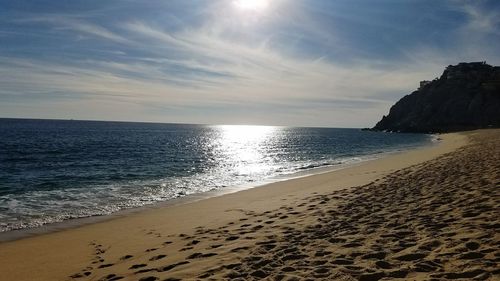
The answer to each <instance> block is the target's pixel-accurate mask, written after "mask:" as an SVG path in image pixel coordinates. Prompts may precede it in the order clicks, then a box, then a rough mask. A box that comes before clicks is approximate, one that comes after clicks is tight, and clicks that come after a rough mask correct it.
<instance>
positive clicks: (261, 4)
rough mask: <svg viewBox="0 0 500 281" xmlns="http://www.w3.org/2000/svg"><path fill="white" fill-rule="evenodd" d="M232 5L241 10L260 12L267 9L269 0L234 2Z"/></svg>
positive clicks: (236, 0)
mask: <svg viewBox="0 0 500 281" xmlns="http://www.w3.org/2000/svg"><path fill="white" fill-rule="evenodd" d="M234 4H235V5H236V7H238V8H239V9H241V10H246V11H261V10H264V9H265V8H267V6H268V5H269V0H235V1H234Z"/></svg>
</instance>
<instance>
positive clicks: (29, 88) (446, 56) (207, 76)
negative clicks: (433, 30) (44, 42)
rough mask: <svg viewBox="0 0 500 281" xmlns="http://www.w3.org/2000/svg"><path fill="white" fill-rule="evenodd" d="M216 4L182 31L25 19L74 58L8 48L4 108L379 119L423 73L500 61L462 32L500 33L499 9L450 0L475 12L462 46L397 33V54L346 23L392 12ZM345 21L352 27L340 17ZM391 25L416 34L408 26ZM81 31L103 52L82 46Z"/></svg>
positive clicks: (157, 24)
mask: <svg viewBox="0 0 500 281" xmlns="http://www.w3.org/2000/svg"><path fill="white" fill-rule="evenodd" d="M209 3H210V4H207V7H206V9H205V10H200V11H201V12H200V11H198V13H197V14H196V15H197V16H199V15H200V14H201V15H203V16H204V18H203V20H198V21H196V24H190V22H189V20H187V19H186V18H187V17H186V18H182V16H183V15H179V16H178V17H179V20H176V21H175V26H176V27H175V28H174V27H172V26H174V25H172V24H165V23H164V22H163V21H162V20H161V19H155V20H152V19H148V18H145V17H137V18H135V17H134V18H130V17H125V16H123V15H122V17H121V18H120V19H116V18H115V19H114V20H113V21H105V20H103V19H100V20H99V21H96V20H95V19H94V18H92V17H83V16H80V17H78V16H76V17H75V16H69V15H67V14H59V15H54V14H50V15H38V16H36V17H26V18H21V19H18V20H16V22H17V23H19V24H20V25H21V26H22V25H23V24H27V25H29V24H33V23H37V24H40V25H43V26H44V28H48V29H49V30H51V31H53V32H54V33H56V34H57V35H58V36H59V37H60V38H61V40H63V39H64V41H65V42H66V41H73V42H76V43H75V44H73V45H70V46H71V48H65V49H61V50H60V52H62V54H63V55H64V56H59V54H58V53H57V51H54V52H51V53H50V54H47V55H46V56H29V57H27V56H25V55H24V54H22V53H20V54H17V55H9V56H6V55H4V56H1V57H0V84H1V85H2V87H1V89H0V101H2V103H1V105H0V111H2V112H4V113H3V114H11V115H14V113H13V112H14V111H19V108H28V107H29V108H30V109H29V110H28V111H25V112H36V114H38V115H37V116H38V117H57V116H56V115H57V114H63V112H64V116H68V115H69V116H71V117H74V116H73V115H71V114H72V113H71V112H75V114H77V115H78V116H83V115H85V114H87V115H85V116H87V117H85V118H89V117H88V116H95V118H101V119H102V118H104V119H106V114H110V113H109V110H110V109H113V104H114V105H116V106H115V107H114V108H115V109H116V108H120V109H121V110H122V111H123V112H124V113H123V114H121V115H120V114H119V113H116V112H115V113H113V115H112V116H111V115H109V116H110V117H108V119H109V118H113V119H120V120H124V119H126V120H134V119H136V120H150V121H165V122H195V123H197V122H205V123H228V122H230V123H234V122H236V123H271V124H283V125H286V124H289V125H322V126H356V127H360V126H370V125H371V124H373V123H374V122H375V121H376V120H377V119H378V118H379V117H380V116H381V115H382V114H384V113H385V112H386V111H387V110H388V108H389V107H390V105H391V104H392V103H393V102H394V101H395V100H397V99H398V98H399V97H401V96H402V95H404V94H407V93H409V92H410V91H412V90H413V89H415V88H416V87H417V84H418V81H419V80H424V79H432V78H434V77H436V76H438V75H439V74H440V72H441V71H442V69H443V67H444V66H446V65H447V64H452V63H456V62H458V61H460V60H469V59H473V60H474V59H476V58H478V56H479V55H484V54H485V53H484V52H483V51H484V50H487V53H486V55H487V56H488V58H489V59H493V60H495V59H497V58H498V55H495V54H493V52H491V51H488V48H489V47H484V46H479V45H478V44H477V42H478V41H476V42H467V41H465V40H462V39H461V37H462V34H465V32H466V31H472V30H474V32H475V33H477V34H480V35H481V40H483V38H486V35H487V34H492V33H493V34H494V33H495V31H497V30H498V28H497V26H498V20H497V18H496V17H495V14H496V13H497V12H493V11H490V12H488V13H487V16H486V19H484V18H483V17H481V15H482V13H483V12H484V10H481V9H483V8H482V7H481V6H475V5H472V6H471V5H469V4H463V5H460V6H454V7H451V6H450V10H453V9H454V10H457V8H456V7H459V10H460V12H461V13H463V14H465V15H466V18H467V20H466V21H464V22H462V23H461V25H460V26H457V27H455V30H452V31H454V32H456V33H457V35H456V38H453V39H454V40H456V42H458V43H459V44H455V46H454V47H446V48H443V47H442V46H441V45H437V44H430V43H428V42H422V44H415V46H413V47H411V48H409V47H407V46H401V47H398V45H397V43H398V42H397V40H396V41H391V40H388V41H387V42H389V43H390V44H395V46H392V45H388V46H387V48H391V50H392V51H393V52H394V53H396V52H397V53H398V56H397V57H396V56H394V57H391V56H390V52H389V55H377V56H375V55H371V56H370V53H369V52H367V51H366V50H364V49H363V48H361V47H360V46H357V45H356V44H354V43H352V41H350V40H348V39H347V38H345V37H342V34H343V32H342V30H339V29H340V27H339V26H343V27H344V26H349V24H352V25H353V26H355V27H352V31H353V32H359V33H362V32H365V30H366V29H369V28H373V29H374V30H377V31H383V30H387V28H390V27H388V26H386V25H387V23H386V22H385V21H374V24H373V27H370V26H369V21H366V20H363V17H362V16H361V15H353V16H352V17H351V18H350V15H348V14H342V11H341V10H339V11H331V10H329V11H322V10H321V9H320V8H316V9H307V5H310V4H309V2H308V1H286V0H281V1H278V2H276V3H278V4H276V6H273V7H270V10H269V11H267V12H268V13H269V14H268V15H261V16H255V15H253V16H250V17H248V18H246V19H242V18H243V17H245V16H248V15H244V14H238V13H239V12H237V11H234V7H232V6H231V5H230V3H231V1H214V2H209ZM228 3H229V5H228ZM273 3H274V2H273ZM297 3H298V4H297ZM325 3H328V4H329V5H330V4H331V3H330V2H325ZM450 3H453V4H454V5H455V4H456V2H450ZM331 5H333V4H331ZM129 12H130V11H129ZM315 13H320V14H315ZM374 13H375V14H377V13H379V12H378V11H375V12H374ZM184 16H185V15H184ZM166 18H172V16H169V17H166ZM175 18H177V17H175ZM324 18H326V19H328V20H324ZM336 18H341V19H342V20H343V21H345V22H343V23H342V24H343V25H339V26H335V25H333V23H335V21H334V19H336ZM179 24H182V25H181V26H179ZM358 25H361V27H362V28H360V27H358ZM391 30H395V32H404V28H402V27H398V26H394V27H393V28H392V29H391ZM66 31H68V32H66ZM69 31H71V32H69ZM2 32H3V31H2V30H1V28H0V34H3V33H2ZM450 33H453V32H451V31H450ZM75 34H76V35H77V36H75ZM6 36H8V35H6ZM78 36H83V37H84V38H85V39H86V40H88V42H86V43H88V44H89V45H92V46H93V48H96V49H97V50H98V51H100V53H99V54H98V55H96V53H95V52H90V51H89V50H88V49H87V48H85V46H83V47H81V46H80V45H79V44H77V43H78V42H79V41H78V38H76V37H78ZM353 36H358V35H357V34H354V35H353ZM402 38H406V37H402ZM358 39H359V38H358ZM401 40H402V39H401ZM481 42H482V41H481ZM389 43H388V44H389ZM366 44H370V42H366ZM73 48H75V49H73ZM0 50H1V48H0ZM350 50H352V51H350ZM345 54H348V55H349V56H347V55H345ZM360 54H362V55H360ZM401 54H403V55H402V56H401ZM339 55H344V56H346V57H342V58H338V57H336V56H339ZM484 59H486V58H481V59H480V60H484ZM37 104H38V107H37ZM77 105H78V106H77ZM57 108H59V109H57ZM85 110H86V111H85ZM5 112H7V113H5ZM9 112H10V113H9ZM52 113H54V114H55V115H54V116H52V115H50V114H52ZM48 115H50V116H48ZM37 116H35V117H37ZM77 118H78V117H77Z"/></svg>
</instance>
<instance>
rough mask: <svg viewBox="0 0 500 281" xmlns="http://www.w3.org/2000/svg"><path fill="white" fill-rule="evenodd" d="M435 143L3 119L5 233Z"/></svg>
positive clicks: (1, 218)
mask: <svg viewBox="0 0 500 281" xmlns="http://www.w3.org/2000/svg"><path fill="white" fill-rule="evenodd" d="M430 142H431V137H430V136H429V135H423V134H391V133H375V132H369V131H362V130H360V129H338V128H297V127H274V126H222V125H217V126H215V125H186V124H158V123H131V122H99V121H73V120H29V119H0V232H5V231H10V230H14V229H22V228H30V227H37V226H41V225H44V224H48V223H54V222H60V221H63V220H68V219H72V218H82V217H89V216H97V215H106V214H111V213H113V212H117V211H119V210H123V209H129V208H134V207H140V206H144V205H148V204H154V203H157V202H161V201H167V200H171V199H174V198H179V197H184V196H187V195H190V194H195V193H203V192H207V191H211V190H224V189H225V188H229V187H234V186H241V185H247V186H248V185H257V184H258V183H259V182H264V181H269V180H272V179H276V178H278V177H281V178H283V177H284V176H293V175H295V174H296V173H297V172H301V171H310V170H314V169H316V168H318V167H338V166H340V165H345V164H349V163H357V162H361V161H364V160H366V159H372V158H376V157H379V156H381V155H384V154H386V153H390V152H394V151H400V150H406V149H410V148H413V147H417V146H422V145H426V144H429V143H430ZM304 188H307V187H306V186H304Z"/></svg>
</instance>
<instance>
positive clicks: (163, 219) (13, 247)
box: [0, 133, 469, 280]
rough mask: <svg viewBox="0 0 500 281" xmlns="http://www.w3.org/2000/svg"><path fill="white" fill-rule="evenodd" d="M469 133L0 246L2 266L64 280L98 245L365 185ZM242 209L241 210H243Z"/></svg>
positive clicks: (127, 245) (134, 245) (135, 245)
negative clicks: (418, 146)
mask: <svg viewBox="0 0 500 281" xmlns="http://www.w3.org/2000/svg"><path fill="white" fill-rule="evenodd" d="M467 134H469V133H465V134H463V133H453V134H445V135H441V136H440V137H441V138H442V141H441V143H439V144H438V145H437V146H425V147H423V148H417V149H413V150H410V151H406V152H402V153H397V154H395V155H390V156H387V157H383V158H379V159H376V160H370V161H366V162H362V163H359V164H358V165H356V166H352V167H348V168H344V169H340V170H335V171H331V172H325V173H320V174H315V175H309V176H304V177H299V178H294V179H289V180H284V181H279V182H275V183H270V184H266V185H262V186H259V187H255V188H251V189H246V190H243V191H238V192H235V193H229V194H225V195H222V196H217V197H211V198H208V199H202V200H198V201H195V202H189V203H186V204H182V203H181V204H176V205H172V206H160V207H155V208H151V207H149V208H147V209H145V210H141V211H140V212H134V213H131V214H127V215H125V216H121V217H116V218H112V219H110V220H106V221H101V222H95V223H91V224H87V225H82V226H77V227H74V228H69V229H63V230H60V231H57V232H51V233H47V234H40V235H36V236H32V237H26V238H23V239H20V240H15V241H9V242H2V243H0V262H2V264H4V265H6V268H7V270H6V272H5V276H10V278H11V279H17V280H30V278H29V277H30V272H26V271H23V268H24V267H28V268H30V269H31V270H34V272H38V273H37V276H39V278H40V280H60V279H61V278H66V279H67V277H68V276H70V275H71V273H74V272H75V271H78V269H79V268H82V267H83V265H86V264H88V263H89V259H90V258H91V256H92V252H93V251H94V250H95V249H94V248H95V247H96V245H109V246H108V249H111V248H113V249H123V250H125V251H128V252H140V251H141V249H144V248H146V249H147V248H148V247H150V246H151V245H157V244H158V243H159V242H160V241H161V240H164V238H165V237H171V236H172V235H175V234H179V233H185V232H193V230H195V229H196V228H197V227H209V226H216V225H223V224H224V223H227V222H229V221H234V220H237V219H243V215H244V213H245V211H246V210H248V211H249V212H257V211H268V210H269V208H272V207H274V206H277V205H279V204H281V202H285V201H287V200H290V199H289V198H303V197H306V196H309V195H310V194H314V193H324V192H327V191H328V192H329V191H332V190H342V189H345V188H349V187H353V186H359V185H363V184H368V183H370V182H373V181H377V180H379V179H380V178H382V177H383V176H386V175H388V174H390V173H392V172H395V171H398V170H401V169H403V168H407V167H410V166H413V165H416V164H420V163H422V162H425V161H428V160H431V159H434V158H436V157H438V156H440V155H443V154H445V153H449V152H452V151H455V150H456V149H458V148H459V147H462V146H464V145H466V143H467V136H466V135H467ZM332 185H333V187H332ZM304 186H307V187H308V188H304ZM181 199H182V198H181ZM242 208H244V210H245V211H241V210H242ZM148 233H152V234H151V235H150V234H148ZM148 235H149V236H148ZM145 236H146V237H145ZM146 238H148V239H146ZM160 244H161V243H160ZM89 245H90V246H89ZM60 247H64V248H65V253H61V252H60V251H57V248H60ZM123 250H122V251H120V250H117V251H116V252H112V253H110V254H109V255H111V257H110V258H115V259H116V258H119V256H120V255H122V254H124V251H123ZM66 252H67V253H66ZM34 253H37V254H36V255H34ZM68 253H71V254H68ZM173 258H174V259H175V255H174V256H173Z"/></svg>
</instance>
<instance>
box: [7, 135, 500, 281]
mask: <svg viewBox="0 0 500 281" xmlns="http://www.w3.org/2000/svg"><path fill="white" fill-rule="evenodd" d="M441 138H442V139H443V140H442V143H441V144H440V145H437V146H433V147H427V148H422V149H417V150H413V151H410V152H405V153H401V154H397V155H392V156H388V157H386V158H383V159H378V160H373V161H369V162H365V163H363V164H360V165H358V166H355V167H350V168H346V169H342V170H338V171H333V172H328V173H323V174H319V175H313V176H307V177H303V178H297V179H293V180H287V181H283V182H278V183H273V184H269V185H266V186H262V187H258V188H254V189H250V190H245V191H240V192H237V193H233V194H227V195H224V196H220V197H214V198H210V199H205V200H200V201H197V202H191V203H185V204H184V203H182V204H177V205H174V206H167V207H162V208H155V209H149V210H145V211H142V212H139V213H136V214H130V215H127V216H124V217H121V218H115V219H112V220H109V221H105V222H100V223H95V224H91V225H86V226H81V227H77V228H73V229H68V230H64V231H60V232H55V233H50V234H45V235H38V236H35V237H30V238H25V239H21V240H17V241H12V242H4V243H2V244H0V264H1V265H2V270H1V271H2V278H4V279H5V280H143V281H144V280H181V279H182V280H192V279H213V280H221V279H230V280H260V279H264V278H269V279H270V280H302V279H304V280H306V279H327V280H390V279H394V278H403V279H405V278H406V279H410V280H447V279H460V278H462V280H472V279H473V280H498V274H499V271H500V270H499V269H498V268H499V266H498V261H499V259H500V251H499V249H498V245H499V243H500V236H499V234H498V228H499V227H500V219H499V218H500V215H499V214H500V211H499V199H500V196H499V190H498V186H499V184H500V164H499V163H500V151H499V150H500V146H499V144H500V130H482V131H474V132H468V133H460V134H446V135H442V136H441ZM403 279H401V280H403Z"/></svg>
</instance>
